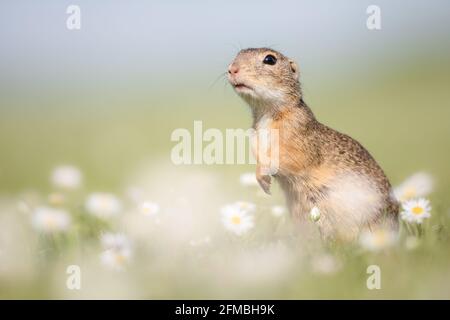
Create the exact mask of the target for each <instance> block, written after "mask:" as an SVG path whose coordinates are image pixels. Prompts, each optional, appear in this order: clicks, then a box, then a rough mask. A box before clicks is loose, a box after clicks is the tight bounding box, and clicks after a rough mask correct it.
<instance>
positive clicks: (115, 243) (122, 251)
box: [100, 233, 131, 270]
mask: <svg viewBox="0 0 450 320" xmlns="http://www.w3.org/2000/svg"><path fill="white" fill-rule="evenodd" d="M101 243H102V246H103V248H104V251H103V252H102V253H101V254H100V260H101V262H102V264H103V265H104V266H106V267H108V268H110V269H113V270H123V269H124V268H125V267H126V265H127V264H128V263H129V262H130V260H131V244H130V241H129V240H128V238H127V237H126V236H125V235H123V234H121V233H105V234H103V235H102V237H101Z"/></svg>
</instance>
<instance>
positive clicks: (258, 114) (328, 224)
mask: <svg viewBox="0 0 450 320" xmlns="http://www.w3.org/2000/svg"><path fill="white" fill-rule="evenodd" d="M228 80H229V82H230V84H231V85H232V86H233V88H234V90H235V91H236V92H237V93H238V94H239V96H241V97H242V98H243V99H244V100H245V101H246V102H247V103H248V104H249V105H250V107H251V110H252V113H253V128H254V129H255V130H258V129H259V128H261V127H264V128H269V129H276V130H277V132H278V137H279V138H278V141H279V167H278V170H277V172H276V173H275V174H273V177H274V178H275V179H276V180H277V181H278V182H279V184H280V185H281V188H282V189H283V191H284V194H285V195H286V199H287V205H288V208H289V211H290V212H291V214H292V215H293V217H294V218H296V220H297V221H300V222H302V221H305V220H307V218H308V217H309V213H310V211H311V210H312V209H313V208H314V207H317V208H318V209H319V210H320V219H319V220H318V221H317V222H316V223H317V225H318V226H319V229H320V232H321V234H322V236H323V237H324V238H327V239H329V238H331V239H343V240H354V239H356V238H357V237H358V235H359V233H360V232H361V231H362V230H365V229H369V230H370V229H374V228H376V227H378V226H380V225H381V224H382V223H383V224H384V223H386V224H387V225H388V226H389V227H392V228H394V229H397V228H398V210H399V205H398V202H397V200H396V199H395V198H394V196H393V193H392V188H391V185H390V183H389V180H388V179H387V177H386V175H385V174H384V172H383V170H382V169H381V168H380V166H379V165H378V164H377V162H376V161H375V160H374V158H373V157H372V156H371V155H370V154H369V152H368V151H367V150H366V149H365V148H364V147H363V146H362V145H361V144H360V143H358V142H357V141H356V140H354V139H352V138H351V137H349V136H347V135H345V134H342V133H339V132H337V131H335V130H333V129H331V128H329V127H327V126H326V125H324V124H322V123H320V122H319V121H317V120H316V118H315V116H314V114H313V113H312V111H311V109H310V108H309V107H308V106H307V105H306V103H305V102H304V100H303V96H302V91H301V88H300V82H299V69H298V66H297V64H296V63H295V62H294V61H292V60H290V59H289V58H287V57H286V56H284V55H283V54H281V53H279V52H277V51H275V50H272V49H268V48H256V49H253V48H250V49H244V50H241V51H240V52H239V53H238V55H237V56H236V58H235V59H234V61H233V62H232V63H231V64H230V66H229V68H228ZM256 176H257V180H258V182H259V184H260V185H261V187H262V188H263V189H264V191H265V192H267V193H269V190H270V183H271V175H270V174H265V173H264V172H263V171H262V170H261V163H260V162H259V161H258V158H257V169H256Z"/></svg>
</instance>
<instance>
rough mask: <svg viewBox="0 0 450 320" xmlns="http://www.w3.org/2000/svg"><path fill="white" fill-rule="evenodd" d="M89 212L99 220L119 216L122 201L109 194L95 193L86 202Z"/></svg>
mask: <svg viewBox="0 0 450 320" xmlns="http://www.w3.org/2000/svg"><path fill="white" fill-rule="evenodd" d="M86 209H87V211H88V212H89V213H90V214H92V215H94V216H96V217H98V218H109V217H111V216H115V215H117V214H118V213H119V212H120V210H121V209H122V205H121V203H120V200H119V199H118V198H117V197H116V196H114V195H113V194H109V193H101V192H97V193H93V194H91V195H90V196H89V197H88V199H87V200H86Z"/></svg>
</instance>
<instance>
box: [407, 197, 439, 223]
mask: <svg viewBox="0 0 450 320" xmlns="http://www.w3.org/2000/svg"><path fill="white" fill-rule="evenodd" d="M402 207H403V211H402V212H401V214H400V216H401V217H402V219H403V220H405V221H407V222H415V223H418V224H421V223H422V222H423V220H424V219H426V218H429V217H430V216H431V214H430V211H431V205H430V202H429V201H428V200H427V199H424V198H419V199H414V200H408V201H406V202H404V203H403V204H402Z"/></svg>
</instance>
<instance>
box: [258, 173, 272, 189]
mask: <svg viewBox="0 0 450 320" xmlns="http://www.w3.org/2000/svg"><path fill="white" fill-rule="evenodd" d="M256 180H258V183H259V185H260V186H261V188H262V189H263V190H264V192H265V193H267V194H270V184H271V180H272V178H271V176H269V175H257V176H256Z"/></svg>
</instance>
